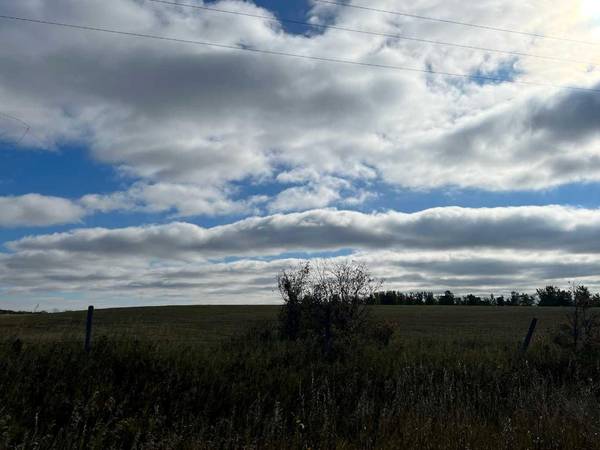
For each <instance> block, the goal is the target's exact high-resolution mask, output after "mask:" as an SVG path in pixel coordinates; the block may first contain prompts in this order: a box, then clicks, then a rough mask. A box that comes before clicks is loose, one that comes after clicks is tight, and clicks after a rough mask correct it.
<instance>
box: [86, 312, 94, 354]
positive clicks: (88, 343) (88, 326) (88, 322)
mask: <svg viewBox="0 0 600 450" xmlns="http://www.w3.org/2000/svg"><path fill="white" fill-rule="evenodd" d="M93 317H94V307H93V306H92V305H90V306H88V311H87V320H86V321H85V345H84V349H85V351H86V352H89V351H90V349H91V348H92V319H93Z"/></svg>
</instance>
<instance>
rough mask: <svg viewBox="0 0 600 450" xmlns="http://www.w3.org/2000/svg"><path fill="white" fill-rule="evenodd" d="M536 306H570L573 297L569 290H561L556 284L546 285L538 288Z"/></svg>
mask: <svg viewBox="0 0 600 450" xmlns="http://www.w3.org/2000/svg"><path fill="white" fill-rule="evenodd" d="M536 292H537V295H538V298H539V299H540V301H539V303H538V306H572V305H573V298H572V295H571V292H570V291H566V290H562V289H560V288H558V287H556V286H546V287H545V288H543V289H538V290H537V291H536Z"/></svg>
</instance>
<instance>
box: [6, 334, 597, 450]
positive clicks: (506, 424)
mask: <svg viewBox="0 0 600 450" xmlns="http://www.w3.org/2000/svg"><path fill="white" fill-rule="evenodd" d="M599 376H600V365H599V363H598V360H595V359H587V360H585V361H583V360H578V359H576V358H575V357H573V356H572V355H570V354H568V353H566V352H564V351H562V350H561V349H559V348H557V347H555V346H554V345H553V344H552V343H551V342H539V341H538V342H537V343H536V344H535V345H534V346H533V347H532V349H531V351H530V353H529V354H528V356H527V358H519V357H518V356H516V346H515V345H514V342H509V341H492V340H489V341H479V340H475V339H470V338H461V337H460V336H458V337H457V338H456V339H451V340H449V339H446V340H439V339H435V338H430V339H419V340H416V339H414V340H404V339H400V338H399V337H398V336H397V335H394V336H392V340H391V342H390V343H389V345H385V343H384V342H381V341H379V340H377V339H366V338H365V339H361V340H360V341H356V342H349V343H346V345H344V346H343V347H342V348H341V349H339V351H338V352H337V353H336V357H335V358H330V357H327V358H326V357H324V356H322V354H320V353H319V352H318V350H315V348H314V347H313V346H311V345H309V344H307V343H306V342H285V341H280V340H278V339H275V338H274V337H273V333H272V332H271V331H270V329H269V328H268V327H267V328H262V329H256V330H253V331H251V332H248V333H245V334H244V335H243V336H239V337H237V338H234V339H231V340H230V341H228V342H227V343H224V344H220V345H218V346H215V347H212V348H207V347H198V346H193V345H182V344H181V343H179V344H173V343H168V342H161V343H156V342H155V343H150V342H137V341H133V340H131V341H129V342H123V341H118V342H115V341H111V340H110V339H107V338H104V339H99V340H96V341H95V343H94V347H93V350H92V352H91V353H90V354H85V353H84V352H83V351H82V349H81V346H80V345H75V344H60V345H58V344H52V343H37V344H26V345H23V344H20V343H19V342H18V341H14V340H10V341H6V342H5V343H4V344H3V345H0V447H2V448H23V449H25V448H40V449H42V448H61V449H63V448H66V449H70V448H81V449H84V448H85V449H88V448H90V449H110V448H148V449H162V448H181V449H188V448H189V449H192V448H194V449H195V448H207V449H208V448H210V449H213V448H250V449H252V448H257V449H258V448H261V449H263V448H264V449H271V448H272V449H280V448H342V449H354V448H357V449H358V448H360V449H363V448H365V449H369V448H384V449H385V448H390V449H403V448H407V449H408V448H410V449H461V450H462V449H467V448H471V449H507V450H508V449H511V450H512V449H596V448H600V434H599V433H600V406H599V399H600V377H599Z"/></svg>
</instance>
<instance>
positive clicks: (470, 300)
mask: <svg viewBox="0 0 600 450" xmlns="http://www.w3.org/2000/svg"><path fill="white" fill-rule="evenodd" d="M465 304H466V305H469V306H476V305H480V304H481V298H480V297H477V296H475V295H473V294H469V295H467V296H466V297H465Z"/></svg>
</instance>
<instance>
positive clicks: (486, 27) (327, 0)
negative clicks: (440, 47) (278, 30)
mask: <svg viewBox="0 0 600 450" xmlns="http://www.w3.org/2000/svg"><path fill="white" fill-rule="evenodd" d="M313 1H314V2H315V3H322V4H327V5H336V6H342V7H344V8H354V9H361V10H364V11H373V12H379V13H385V14H392V15H396V16H402V17H410V18H413V19H419V20H427V21H431V22H441V23H447V24H453V25H460V26H464V27H471V28H478V29H481V30H489V31H499V32H502V33H512V34H519V35H522V36H529V37H535V38H540V39H551V40H555V41H564V42H571V43H575V44H586V45H594V46H599V45H600V42H592V41H584V40H579V39H572V38H567V37H563V36H552V35H548V34H541V33H533V32H529V31H521V30H515V29H511V28H500V27H494V26H490V25H481V24H477V23H471V22H461V21H459V20H452V19H443V18H439V17H430V16H423V15H419V14H412V13H408V12H403V11H390V10H386V9H380V8H374V7H372V6H364V5H357V4H354V3H345V2H341V1H337V0H313Z"/></svg>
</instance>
